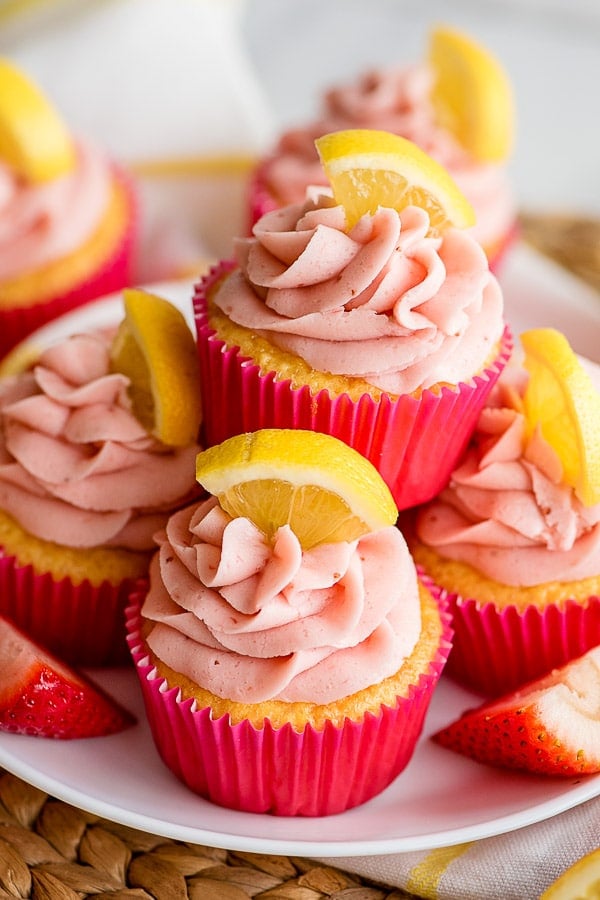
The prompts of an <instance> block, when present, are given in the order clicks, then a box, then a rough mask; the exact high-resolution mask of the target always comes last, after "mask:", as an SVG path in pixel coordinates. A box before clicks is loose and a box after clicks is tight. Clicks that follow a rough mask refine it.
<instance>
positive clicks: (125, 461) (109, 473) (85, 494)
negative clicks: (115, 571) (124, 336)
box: [0, 332, 200, 550]
mask: <svg viewBox="0 0 600 900" xmlns="http://www.w3.org/2000/svg"><path fill="white" fill-rule="evenodd" d="M128 385H129V379H128V378H126V376H124V375H121V374H119V373H113V372H111V371H110V335H108V334H106V333H104V334H103V333H100V332H98V333H94V334H81V335H74V336H72V337H70V338H68V339H67V340H64V341H62V342H61V343H59V344H56V345H55V346H52V347H50V348H48V349H47V350H45V351H44V352H43V353H42V355H41V356H40V358H39V360H38V363H37V364H36V366H35V368H34V369H33V371H32V372H25V373H22V374H20V375H17V376H14V377H12V378H8V379H6V380H5V381H4V382H3V383H2V384H1V385H0V416H1V422H2V433H1V435H0V507H1V508H2V509H3V510H4V511H5V512H7V513H9V514H10V515H11V516H12V517H13V518H14V519H16V520H17V521H18V522H19V523H20V524H21V526H22V527H23V528H24V529H26V530H27V531H29V532H30V533H31V534H33V535H35V536H37V537H39V538H42V539H45V540H49V541H54V542H55V543H59V544H64V545H67V546H73V547H94V546H100V545H107V546H116V547H124V548H128V549H132V550H151V549H152V548H153V547H154V546H155V544H154V542H153V533H154V531H155V530H156V529H157V528H159V527H161V526H162V525H163V524H164V522H165V520H166V517H167V515H168V513H169V512H170V510H171V509H173V508H174V507H176V506H179V505H181V504H182V503H184V502H186V501H187V500H188V499H189V497H190V496H191V495H192V493H194V492H195V490H196V487H197V486H196V482H195V478H194V459H195V455H196V453H197V452H198V450H199V449H200V448H199V447H198V446H196V445H193V446H191V447H189V448H185V449H183V450H172V449H171V448H168V447H166V446H164V445H162V444H161V443H160V442H159V441H157V440H155V439H154V438H153V437H152V436H151V435H149V434H148V433H147V432H146V431H145V429H144V428H143V427H142V425H141V424H140V423H139V422H138V420H137V419H136V418H135V416H134V415H133V413H132V412H131V406H130V402H129V399H128V396H127V388H128Z"/></svg>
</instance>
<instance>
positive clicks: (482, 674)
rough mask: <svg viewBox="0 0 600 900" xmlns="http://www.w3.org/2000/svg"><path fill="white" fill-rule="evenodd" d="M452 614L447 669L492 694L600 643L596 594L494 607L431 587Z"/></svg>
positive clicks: (560, 664)
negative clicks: (541, 604) (578, 598)
mask: <svg viewBox="0 0 600 900" xmlns="http://www.w3.org/2000/svg"><path fill="white" fill-rule="evenodd" d="M433 590H434V592H436V593H437V596H438V597H439V598H440V599H442V600H444V599H445V600H446V601H447V602H448V604H449V608H450V612H451V614H452V626H453V629H454V639H453V646H452V651H451V653H450V656H449V659H448V664H447V666H446V670H445V671H446V672H447V674H448V675H451V676H452V677H453V678H454V679H456V680H457V681H460V682H461V683H462V684H464V685H466V686H468V687H470V688H472V689H474V690H476V691H479V692H480V693H482V694H485V695H487V696H492V697H496V696H499V695H501V694H504V693H507V692H509V691H513V690H515V689H516V688H518V687H520V686H521V685H523V684H525V683H527V682H528V681H532V680H534V679H536V678H539V677H540V676H542V675H545V674H547V673H548V672H550V671H551V670H552V669H554V668H558V667H560V666H563V665H565V664H566V663H567V662H569V661H570V660H572V659H575V658H576V657H578V656H581V655H582V654H583V653H586V652H587V651H588V650H590V649H591V648H592V647H595V646H597V645H598V644H600V598H599V597H596V596H591V597H589V598H588V599H587V600H586V602H585V603H581V602H579V601H576V600H573V599H566V600H565V601H564V603H563V604H561V606H560V607H559V606H557V605H555V604H550V605H548V606H547V607H545V608H544V609H538V608H537V607H535V606H529V607H528V608H527V609H525V610H523V611H522V612H520V611H519V610H518V609H517V608H516V607H515V606H508V607H505V608H504V609H498V608H497V607H495V606H494V604H493V603H485V604H481V603H479V602H478V601H476V600H473V599H468V600H465V599H463V598H462V597H461V596H460V595H458V594H454V593H448V592H446V591H445V590H443V589H441V588H439V587H433Z"/></svg>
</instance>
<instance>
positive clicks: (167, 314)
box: [111, 288, 201, 447]
mask: <svg viewBox="0 0 600 900" xmlns="http://www.w3.org/2000/svg"><path fill="white" fill-rule="evenodd" d="M123 303H124V307H125V318H124V319H123V321H122V322H121V325H120V326H119V329H118V331H117V334H116V336H115V338H114V340H113V344H112V349H111V363H112V369H113V371H117V372H121V373H123V374H124V375H127V377H128V378H129V379H130V388H129V395H130V398H131V401H132V406H133V411H134V413H135V415H136V416H137V418H138V419H139V420H140V422H141V423H142V424H143V425H144V427H145V428H146V429H147V430H148V431H149V432H150V433H151V434H153V435H154V436H155V437H157V438H158V439H159V440H161V441H162V442H163V443H165V444H167V445H169V446H173V447H185V446H189V445H190V444H192V443H194V442H195V441H196V440H197V439H198V432H199V428H200V421H201V396H200V371H199V368H200V367H199V361H198V354H197V350H196V344H195V341H194V337H193V335H192V332H191V331H190V329H189V327H188V325H187V322H186V321H185V318H184V316H183V314H182V313H181V312H180V310H179V309H177V307H176V306H174V305H173V304H172V303H171V302H170V301H169V300H166V299H165V298H163V297H159V296H157V295H156V294H152V293H149V292H147V291H144V290H140V289H136V288H129V289H126V290H125V291H123Z"/></svg>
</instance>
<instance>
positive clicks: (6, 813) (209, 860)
mask: <svg viewBox="0 0 600 900" xmlns="http://www.w3.org/2000/svg"><path fill="white" fill-rule="evenodd" d="M409 896H410V895H409V894H406V893H404V892H403V891H400V890H397V889H393V888H390V887H387V888H386V887H385V886H378V885H375V884H373V883H370V882H367V881H365V880H364V879H362V878H359V877H358V876H356V875H350V874H348V873H346V872H342V871H341V870H339V869H335V868H331V867H326V866H322V865H320V864H318V863H315V862H310V861H309V860H306V859H300V858H296V857H288V856H269V855H262V854H258V853H243V852H231V851H228V850H218V849H214V848H212V847H203V846H198V845H196V844H188V843H184V842H182V841H175V840H170V839H169V838H163V837H157V836H156V835H152V834H147V833H146V832H144V831H138V830H136V829H133V828H128V827H126V826H122V825H117V824H116V823H114V822H109V821H107V820H106V819H102V818H100V817H98V816H95V815H92V814H90V813H87V812H84V811H82V810H80V809H76V808H75V807H73V806H69V805H68V804H67V803H64V802H63V801H62V800H56V799H55V798H53V797H49V796H48V795H47V794H46V793H44V792H43V791H40V790H38V789H37V788H35V787H32V786H31V785H29V784H27V783H26V782H24V781H22V780H21V779H20V778H17V777H16V776H14V775H12V774H10V773H9V772H6V771H4V770H2V769H0V898H8V897H10V898H12V900H15V898H17V897H18V898H27V897H30V898H32V900H81V898H84V897H94V898H100V897H110V898H112V900H121V898H123V900H125V898H129V900H134V898H136V900H137V898H139V900H153V898H156V900H187V898H190V900H213V898H214V900H247V898H248V897H253V898H255V900H325V898H331V900H401V898H408V897H409Z"/></svg>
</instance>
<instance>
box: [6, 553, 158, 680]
mask: <svg viewBox="0 0 600 900" xmlns="http://www.w3.org/2000/svg"><path fill="white" fill-rule="evenodd" d="M145 584H146V580H145V579H142V578H136V579H133V578H131V579H125V580H124V581H123V582H121V584H119V585H113V584H110V582H108V581H105V582H103V583H102V584H101V585H99V586H98V587H94V586H93V585H92V584H90V582H89V581H84V582H82V583H81V584H79V585H75V584H73V582H72V581H71V580H70V579H69V578H63V579H61V580H60V581H56V580H55V579H54V578H53V577H52V575H50V574H48V573H46V574H43V575H39V574H36V572H34V570H33V568H32V567H31V566H20V565H19V564H18V562H17V561H16V559H15V558H14V557H12V556H2V557H0V615H3V616H5V617H6V618H9V619H11V621H13V622H14V623H15V624H16V625H18V626H19V627H20V628H21V629H22V630H23V631H25V632H26V633H27V634H28V635H30V636H31V637H32V638H33V639H34V640H35V641H37V642H38V643H41V644H43V646H44V647H46V648H47V649H48V650H50V651H51V652H52V653H54V654H56V655H57V656H58V657H59V658H60V659H62V660H64V661H65V662H68V663H70V664H71V665H74V666H114V665H122V664H123V663H129V662H130V660H131V657H130V654H129V649H128V646H127V642H126V638H125V608H126V607H127V605H128V604H129V602H130V598H131V596H132V595H133V594H134V593H136V592H139V591H140V590H143V589H144V585H145Z"/></svg>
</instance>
